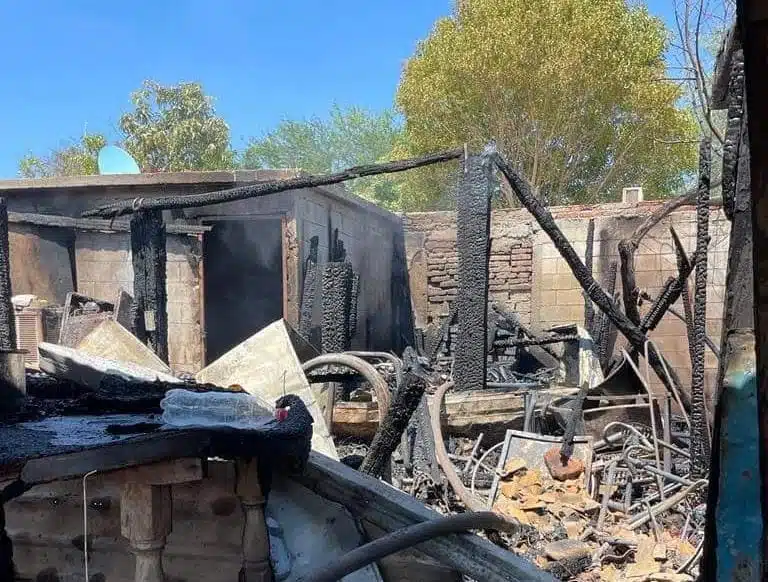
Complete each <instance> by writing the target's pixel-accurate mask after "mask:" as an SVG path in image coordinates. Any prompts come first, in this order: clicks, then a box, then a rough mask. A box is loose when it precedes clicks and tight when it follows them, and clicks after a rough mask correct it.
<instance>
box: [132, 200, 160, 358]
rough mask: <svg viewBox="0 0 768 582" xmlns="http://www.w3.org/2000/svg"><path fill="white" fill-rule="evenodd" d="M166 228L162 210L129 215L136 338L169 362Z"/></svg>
mask: <svg viewBox="0 0 768 582" xmlns="http://www.w3.org/2000/svg"><path fill="white" fill-rule="evenodd" d="M165 243H166V231H165V224H164V223H163V213H162V212H161V211H159V210H143V211H141V212H137V213H136V214H134V215H133V217H132V218H131V253H132V256H133V325H134V330H135V333H136V337H138V338H139V339H140V340H141V341H142V342H144V343H145V344H147V345H148V346H149V347H150V348H152V350H153V351H154V352H155V353H156V354H157V355H158V357H159V358H160V359H162V360H163V361H164V362H168V293H167V290H166V269H167V254H166V248H165Z"/></svg>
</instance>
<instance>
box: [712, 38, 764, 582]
mask: <svg viewBox="0 0 768 582" xmlns="http://www.w3.org/2000/svg"><path fill="white" fill-rule="evenodd" d="M732 59H733V60H732V71H731V81H730V84H729V87H730V91H729V101H730V104H733V101H734V99H738V101H739V102H740V103H741V105H742V109H741V116H742V119H741V120H740V121H741V131H742V135H741V137H740V138H739V141H738V143H739V151H738V156H737V157H736V160H735V161H736V183H735V191H734V196H733V200H732V204H731V234H730V245H729V250H728V271H727V274H726V280H725V285H726V289H727V290H728V293H726V295H725V305H724V306H723V333H722V339H721V344H720V345H721V348H720V353H721V357H720V367H719V369H718V378H717V401H716V402H717V404H716V406H715V418H714V423H713V429H712V453H711V460H710V466H709V482H710V486H709V488H708V498H707V521H706V532H705V536H704V539H705V545H704V552H703V558H702V566H701V571H702V579H703V580H705V581H706V582H710V581H713V582H714V581H715V580H717V579H718V578H717V574H718V571H717V568H718V559H717V552H716V548H717V545H718V544H717V541H716V540H717V539H718V534H719V532H720V525H721V524H720V523H719V521H718V517H719V516H718V515H717V507H718V502H719V499H720V495H721V493H720V490H721V486H720V479H721V475H725V474H726V472H727V471H728V468H729V465H728V458H727V457H728V456H730V457H731V458H734V455H735V453H734V448H733V447H728V443H727V442H726V443H723V442H721V441H722V440H723V438H724V437H725V436H727V434H728V423H729V421H730V423H733V422H734V420H735V419H736V418H737V417H736V412H734V410H733V408H734V407H733V403H734V402H736V403H739V402H745V401H748V399H744V397H743V396H742V395H740V394H739V392H740V391H739V390H734V388H738V386H734V385H733V384H731V385H727V384H726V371H727V368H728V366H733V365H734V364H733V362H734V360H736V359H737V358H738V356H739V354H738V353H737V351H735V350H733V349H731V348H733V345H734V340H735V339H736V338H737V337H738V335H737V334H741V335H744V332H743V331H740V330H752V329H754V327H755V316H754V311H753V306H754V292H753V290H754V286H753V283H754V281H753V277H754V275H753V264H752V253H753V249H752V206H751V190H750V167H749V166H750V151H749V139H748V135H747V113H746V111H745V110H744V106H743V89H744V87H743V83H744V54H743V52H742V51H741V50H737V51H736V52H735V53H734V55H733V57H732ZM734 80H736V81H738V82H739V83H740V88H741V91H740V92H739V94H737V95H735V94H734V92H735V91H734ZM738 86H739V85H737V88H736V90H738ZM731 111H732V108H730V107H729V117H730V115H731ZM729 121H730V119H729ZM727 139H728V137H727V134H726V140H727ZM726 163H730V161H729V160H725V159H724V160H723V165H724V166H725V164H726ZM723 172H725V168H724V169H723ZM723 184H724V186H723V190H724V191H723V196H724V197H725V181H724V182H723ZM745 421H746V419H745V418H743V417H739V418H738V420H736V422H745ZM752 422H754V420H752ZM744 444H746V443H744ZM736 459H737V461H738V460H741V459H744V457H743V456H740V457H736ZM744 464H747V463H746V462H745V463H744ZM740 472H741V471H731V472H730V473H731V474H738V473H740ZM739 491H741V489H739Z"/></svg>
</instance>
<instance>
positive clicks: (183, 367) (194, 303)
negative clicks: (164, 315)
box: [75, 232, 204, 373]
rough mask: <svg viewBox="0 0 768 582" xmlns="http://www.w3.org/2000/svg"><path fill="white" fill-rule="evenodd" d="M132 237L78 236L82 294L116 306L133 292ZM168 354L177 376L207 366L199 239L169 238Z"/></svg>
mask: <svg viewBox="0 0 768 582" xmlns="http://www.w3.org/2000/svg"><path fill="white" fill-rule="evenodd" d="M130 244H131V243H130V235H129V233H127V232H119V233H103V232H78V233H77V239H76V241H75V255H76V270H77V290H78V291H79V292H80V293H83V294H85V295H89V296H92V297H95V298H97V299H103V300H106V301H115V299H116V298H117V294H118V292H119V290H120V289H121V288H122V289H125V290H126V291H128V292H129V293H133V266H132V261H131V251H130ZM167 250H168V263H167V270H168V273H167V290H168V351H169V355H168V357H169V364H170V366H171V369H172V370H173V371H174V372H177V373H180V372H187V373H194V372H197V371H198V370H200V369H201V368H202V367H203V361H204V360H203V340H202V327H201V316H202V311H201V301H200V299H201V295H200V258H201V254H202V249H201V242H200V240H199V239H198V238H197V237H196V236H187V235H175V234H168V240H167Z"/></svg>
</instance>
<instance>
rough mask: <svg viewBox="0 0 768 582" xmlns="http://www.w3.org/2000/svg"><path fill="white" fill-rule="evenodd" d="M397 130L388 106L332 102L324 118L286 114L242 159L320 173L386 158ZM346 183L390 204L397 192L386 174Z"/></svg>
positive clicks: (254, 165)
mask: <svg viewBox="0 0 768 582" xmlns="http://www.w3.org/2000/svg"><path fill="white" fill-rule="evenodd" d="M400 135H401V128H400V125H399V123H398V121H397V119H396V117H395V115H394V114H393V113H392V112H391V111H383V112H381V113H373V112H370V111H367V110H365V109H361V108H359V107H349V108H341V107H339V106H338V105H334V106H333V108H332V109H331V111H330V114H329V116H328V117H327V118H326V119H322V118H319V117H313V118H311V119H305V120H301V121H291V120H286V121H283V122H282V123H280V124H279V125H278V126H277V127H276V128H275V129H274V130H273V131H271V132H269V133H267V134H266V135H264V136H263V137H261V138H259V139H255V140H252V141H251V142H250V144H249V145H248V148H247V149H246V150H245V152H244V153H243V155H242V158H241V162H240V163H241V166H242V167H243V168H248V169H259V168H273V169H274V168H295V169H300V170H303V171H306V172H309V173H312V174H324V173H329V172H333V171H337V170H340V169H343V168H347V167H350V166H357V165H361V164H367V163H373V162H377V161H381V160H383V159H388V158H389V156H390V154H391V153H392V150H393V148H394V147H395V144H396V142H397V140H398V139H399V137H400ZM348 187H349V188H350V189H351V190H352V191H353V192H354V193H356V194H358V195H359V196H362V197H364V198H367V199H369V200H371V201H373V202H377V203H379V204H382V205H383V206H388V207H394V206H395V205H396V203H397V200H398V198H399V195H398V189H397V182H396V181H395V180H393V179H391V178H389V177H386V176H376V177H372V178H362V179H359V180H355V181H354V182H353V183H348Z"/></svg>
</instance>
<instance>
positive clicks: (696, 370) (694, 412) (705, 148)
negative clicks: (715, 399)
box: [691, 137, 712, 479]
mask: <svg viewBox="0 0 768 582" xmlns="http://www.w3.org/2000/svg"><path fill="white" fill-rule="evenodd" d="M711 154H712V141H711V138H709V137H705V138H704V139H702V140H701V147H700V148H699V197H698V200H697V204H696V256H695V258H694V263H695V264H696V284H695V287H694V301H693V328H694V342H695V343H694V344H693V356H694V359H693V362H692V369H691V475H692V476H693V477H694V478H696V479H699V478H702V477H704V476H705V475H706V473H707V468H708V467H709V450H710V442H709V428H708V427H709V421H708V419H707V407H706V395H705V391H704V340H705V338H706V335H707V248H708V247H709V188H710V175H711V170H712V155H711Z"/></svg>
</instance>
